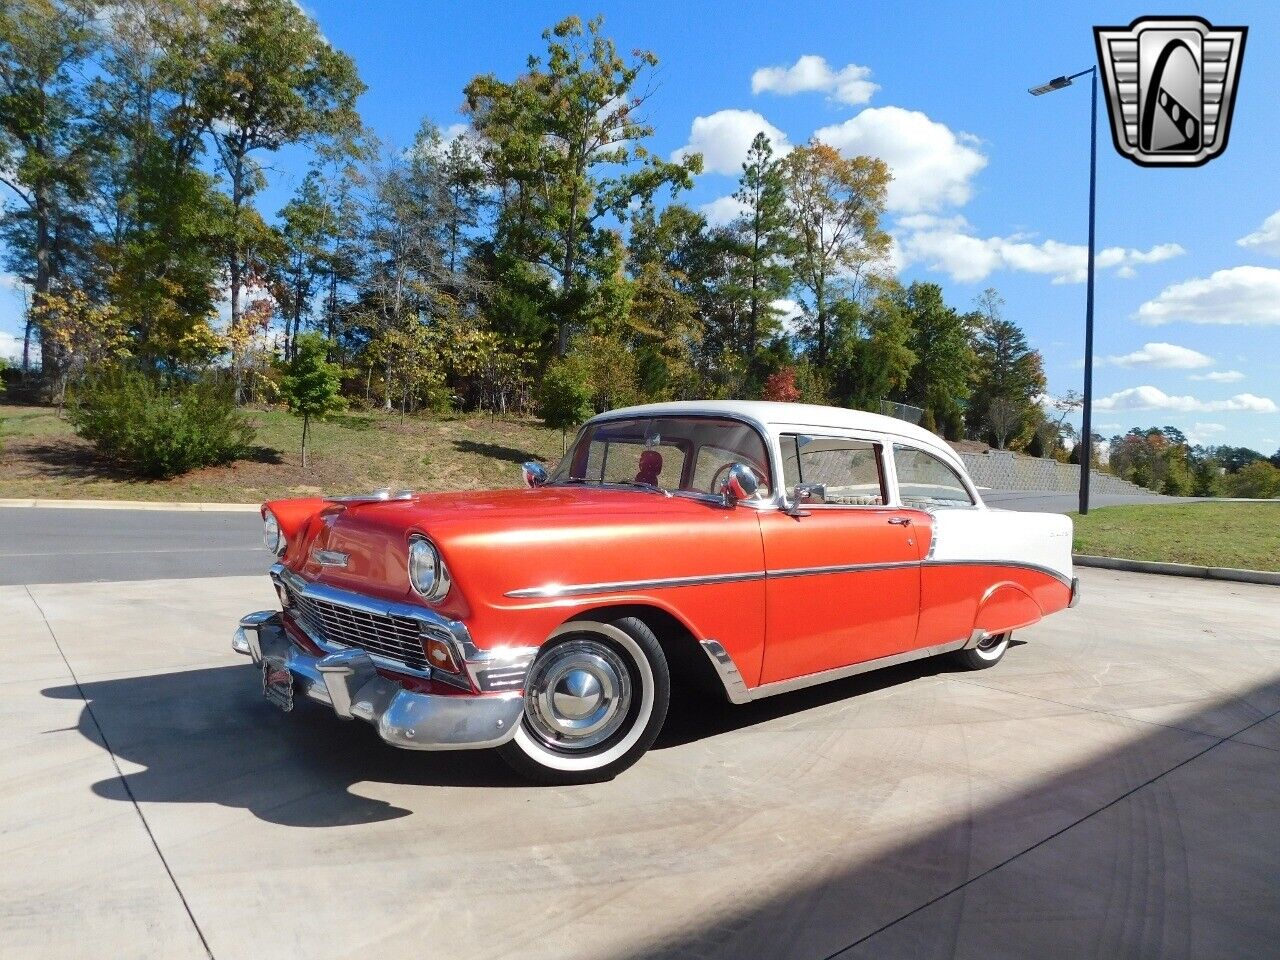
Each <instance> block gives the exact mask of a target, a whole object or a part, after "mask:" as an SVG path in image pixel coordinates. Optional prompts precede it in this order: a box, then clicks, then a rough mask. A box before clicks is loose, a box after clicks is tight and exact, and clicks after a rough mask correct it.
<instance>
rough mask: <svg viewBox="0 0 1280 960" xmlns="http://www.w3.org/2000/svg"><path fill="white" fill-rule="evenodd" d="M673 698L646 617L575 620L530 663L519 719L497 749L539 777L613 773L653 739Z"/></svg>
mask: <svg viewBox="0 0 1280 960" xmlns="http://www.w3.org/2000/svg"><path fill="white" fill-rule="evenodd" d="M670 699H671V678H670V675H669V673H668V668H667V661H666V657H665V656H663V653H662V647H661V645H660V644H659V643H658V638H657V637H655V636H654V634H653V631H652V630H650V629H649V627H648V625H647V624H645V623H644V622H643V621H642V620H638V619H637V618H635V617H619V618H617V619H615V620H610V621H603V620H571V621H569V622H568V623H565V624H562V625H561V626H560V627H558V628H557V629H556V630H555V631H554V632H553V633H552V634H551V636H550V637H548V638H547V642H546V643H545V644H543V646H542V649H541V650H540V651H539V653H538V656H537V658H536V659H535V660H534V662H533V666H532V667H530V668H529V676H528V679H527V680H526V682H525V708H524V714H523V715H522V717H521V721H520V726H519V727H518V728H517V729H516V733H515V736H513V737H512V738H511V740H510V741H508V742H507V743H506V744H504V745H503V746H501V747H499V748H498V753H499V755H500V756H501V757H502V759H503V760H504V761H506V763H507V764H508V765H509V766H511V767H512V768H513V769H515V770H516V771H517V772H518V773H520V774H522V775H523V776H525V777H527V778H529V779H531V780H535V781H538V782H540V783H551V784H566V783H594V782H597V781H600V780H609V779H612V778H613V777H614V776H616V775H617V774H619V773H621V772H622V771H623V770H625V769H627V767H629V766H631V765H632V764H633V763H635V762H636V761H637V760H639V759H640V757H641V756H643V755H644V753H645V751H646V750H648V749H649V747H650V746H651V745H652V744H653V741H654V739H655V738H656V737H657V735H658V731H659V730H661V729H662V724H663V721H664V720H665V719H666V716H667V706H668V703H669V701H670Z"/></svg>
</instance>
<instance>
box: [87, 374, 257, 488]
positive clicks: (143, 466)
mask: <svg viewBox="0 0 1280 960" xmlns="http://www.w3.org/2000/svg"><path fill="white" fill-rule="evenodd" d="M67 412H68V417H69V419H70V420H71V423H72V425H73V426H74V427H75V430H76V433H78V434H79V435H80V436H82V437H84V438H85V439H86V440H88V441H89V442H90V443H92V444H93V445H94V446H95V447H96V448H97V449H98V452H99V453H101V454H103V455H104V456H106V457H109V458H110V459H112V460H115V461H117V462H118V463H121V464H123V465H125V466H127V467H128V468H130V469H131V470H134V471H136V472H137V473H139V474H141V475H142V476H145V477H155V478H164V477H173V476H176V475H178V474H180V473H186V472H187V471H188V470H193V469H195V468H196V467H206V466H211V465H214V464H223V463H230V462H231V461H233V460H237V459H239V458H240V457H243V456H244V455H245V454H246V453H247V452H248V449H249V445H250V444H251V443H252V442H253V438H254V431H253V426H252V425H251V424H250V423H249V421H248V420H247V419H246V418H245V417H244V416H243V415H242V414H241V413H240V411H238V410H237V409H236V406H235V391H234V388H233V387H232V386H231V385H230V384H229V383H220V382H219V381H218V380H217V379H215V378H214V377H212V376H205V377H202V378H200V379H199V380H196V381H194V382H191V383H181V382H175V383H171V384H165V383H162V382H160V381H158V380H156V379H154V378H152V377H148V376H145V375H143V374H141V373H135V372H127V373H116V374H113V375H111V376H108V377H104V378H103V379H101V380H98V381H96V382H93V383H90V384H88V385H87V386H85V387H83V388H81V389H80V390H78V391H77V392H76V393H75V394H74V395H73V396H72V398H71V402H70V404H69V405H68V408H67Z"/></svg>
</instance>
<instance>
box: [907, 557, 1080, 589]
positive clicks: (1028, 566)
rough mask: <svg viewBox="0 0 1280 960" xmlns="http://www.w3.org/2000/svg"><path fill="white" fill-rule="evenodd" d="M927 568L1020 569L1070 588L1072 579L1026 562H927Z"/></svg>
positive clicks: (1053, 570)
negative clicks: (1051, 578)
mask: <svg viewBox="0 0 1280 960" xmlns="http://www.w3.org/2000/svg"><path fill="white" fill-rule="evenodd" d="M924 566H926V567H1019V568H1020V569H1023V570H1034V571H1035V572H1036V573H1043V574H1045V575H1046V576H1050V577H1053V579H1055V580H1057V581H1058V582H1059V583H1060V584H1062V585H1063V586H1064V587H1067V588H1070V586H1071V578H1070V577H1068V576H1067V575H1066V574H1064V573H1062V572H1061V571H1059V570H1055V569H1053V567H1045V566H1041V565H1040V564H1038V563H1028V562H1026V561H1025V560H926V561H925V562H924Z"/></svg>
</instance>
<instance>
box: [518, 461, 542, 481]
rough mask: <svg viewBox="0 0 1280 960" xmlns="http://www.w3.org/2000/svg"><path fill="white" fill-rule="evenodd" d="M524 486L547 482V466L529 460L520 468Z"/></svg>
mask: <svg viewBox="0 0 1280 960" xmlns="http://www.w3.org/2000/svg"><path fill="white" fill-rule="evenodd" d="M520 472H521V473H522V474H523V475H524V484H525V486H526V487H540V486H542V485H543V484H544V483H546V482H547V468H546V467H544V466H543V465H542V464H540V463H535V462H534V461H532V460H530V461H529V462H528V463H526V464H524V465H523V466H522V467H521V468H520Z"/></svg>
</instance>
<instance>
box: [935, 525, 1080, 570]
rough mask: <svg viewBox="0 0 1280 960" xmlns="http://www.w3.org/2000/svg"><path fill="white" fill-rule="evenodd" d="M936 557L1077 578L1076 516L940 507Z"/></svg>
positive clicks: (936, 533) (936, 536)
mask: <svg viewBox="0 0 1280 960" xmlns="http://www.w3.org/2000/svg"><path fill="white" fill-rule="evenodd" d="M933 519H934V535H933V543H932V544H931V546H930V551H929V559H930V560H949V561H956V560H985V561H1002V560H1003V561H1006V562H1009V563H1023V564H1031V565H1033V566H1037V567H1046V568H1048V569H1050V570H1053V571H1055V572H1056V573H1058V574H1060V575H1061V576H1063V577H1065V578H1066V579H1067V580H1070V579H1071V532H1072V527H1071V520H1070V519H1069V518H1068V517H1064V516H1062V515H1061V514H1057V513H1019V512H1016V511H1013V510H937V511H935V512H934V514H933Z"/></svg>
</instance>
